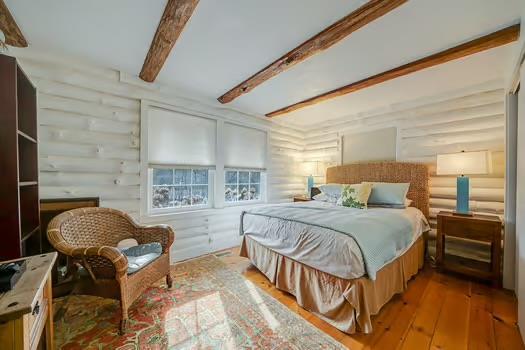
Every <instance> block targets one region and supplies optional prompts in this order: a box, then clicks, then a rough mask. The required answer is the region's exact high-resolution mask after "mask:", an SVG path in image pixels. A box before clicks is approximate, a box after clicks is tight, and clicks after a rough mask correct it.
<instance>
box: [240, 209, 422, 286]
mask: <svg viewBox="0 0 525 350" xmlns="http://www.w3.org/2000/svg"><path fill="white" fill-rule="evenodd" d="M246 214H250V215H261V216H266V217H271V218H278V219H282V220H288V221H295V222H300V223H303V224H307V225H312V226H318V227H323V228H326V229H330V230H333V231H336V232H339V233H341V234H344V235H347V236H350V237H352V238H353V239H354V240H355V241H356V243H357V245H358V246H359V248H360V250H361V253H362V256H363V261H364V264H365V269H366V273H367V274H368V277H369V278H370V279H372V280H375V278H376V273H377V271H378V270H379V269H381V268H382V267H383V266H384V265H385V264H386V263H388V262H389V261H391V260H392V259H393V258H395V257H396V254H397V253H398V252H399V251H402V250H404V249H406V248H407V247H408V246H409V245H410V244H411V242H412V239H413V232H412V231H413V228H412V224H411V223H410V220H409V219H408V218H407V217H406V216H404V215H403V211H402V210H400V211H399V212H397V211H382V210H366V209H364V210H363V209H354V208H346V207H336V208H334V207H315V206H307V205H298V204H287V205H271V206H262V207H256V208H252V209H250V210H247V211H244V212H243V213H242V214H241V226H240V234H241V235H243V234H244V228H243V221H244V216H245V215H246Z"/></svg>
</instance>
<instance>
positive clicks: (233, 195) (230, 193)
mask: <svg viewBox="0 0 525 350" xmlns="http://www.w3.org/2000/svg"><path fill="white" fill-rule="evenodd" d="M236 200H237V185H226V186H225V189H224V201H226V202H235V201H236Z"/></svg>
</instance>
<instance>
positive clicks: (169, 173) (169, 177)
mask: <svg viewBox="0 0 525 350" xmlns="http://www.w3.org/2000/svg"><path fill="white" fill-rule="evenodd" d="M153 184H154V185H173V169H153Z"/></svg>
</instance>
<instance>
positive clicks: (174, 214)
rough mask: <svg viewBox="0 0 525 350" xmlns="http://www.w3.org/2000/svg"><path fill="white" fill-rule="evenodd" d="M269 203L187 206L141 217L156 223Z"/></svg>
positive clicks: (142, 219) (146, 222)
mask: <svg viewBox="0 0 525 350" xmlns="http://www.w3.org/2000/svg"><path fill="white" fill-rule="evenodd" d="M265 204H269V203H267V202H264V201H257V202H249V203H239V202H235V204H226V203H225V205H224V207H222V208H213V207H207V208H195V209H191V208H185V209H187V210H184V209H180V210H179V211H169V212H165V213H162V212H160V213H159V212H157V213H149V214H146V215H142V216H141V217H140V222H141V223H144V224H149V223H151V224H155V223H162V222H166V221H171V220H176V219H178V218H181V217H184V218H192V217H202V216H209V215H217V214H218V213H220V212H221V211H234V210H239V208H241V207H245V208H249V207H255V206H260V205H265Z"/></svg>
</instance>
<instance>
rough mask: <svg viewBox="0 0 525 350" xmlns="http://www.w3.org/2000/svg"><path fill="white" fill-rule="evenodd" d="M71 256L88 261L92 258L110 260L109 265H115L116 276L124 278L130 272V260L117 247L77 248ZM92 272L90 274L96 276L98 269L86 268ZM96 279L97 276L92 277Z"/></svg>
mask: <svg viewBox="0 0 525 350" xmlns="http://www.w3.org/2000/svg"><path fill="white" fill-rule="evenodd" d="M70 255H71V256H72V257H73V258H76V259H83V260H85V259H88V258H92V257H102V258H105V259H106V260H109V263H110V264H111V265H113V267H114V269H115V274H116V275H117V276H120V277H121V276H124V275H126V272H127V270H128V259H127V258H126V256H125V255H124V254H122V252H121V251H120V250H118V249H117V248H115V247H110V246H101V247H88V248H75V249H73V250H72V251H71V252H70ZM86 268H88V270H90V271H89V272H90V274H94V275H96V274H97V273H96V270H97V268H98V267H96V268H91V267H88V266H86ZM92 277H96V276H92Z"/></svg>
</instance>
